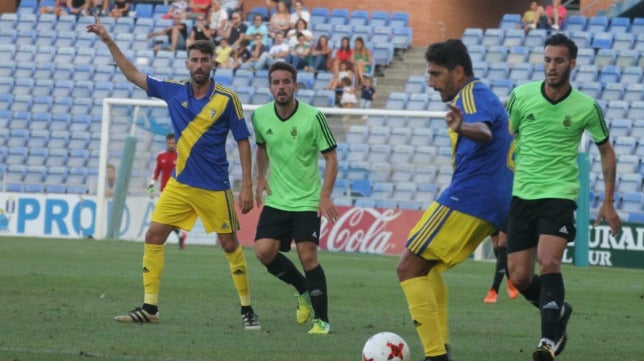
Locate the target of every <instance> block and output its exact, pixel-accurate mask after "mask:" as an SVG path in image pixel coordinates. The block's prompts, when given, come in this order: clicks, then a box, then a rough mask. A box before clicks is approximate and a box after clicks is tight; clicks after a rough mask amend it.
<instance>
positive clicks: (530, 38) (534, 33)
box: [523, 29, 547, 48]
mask: <svg viewBox="0 0 644 361" xmlns="http://www.w3.org/2000/svg"><path fill="white" fill-rule="evenodd" d="M546 36H547V33H546V30H544V29H532V30H530V32H529V33H528V34H527V35H526V37H525V39H524V40H523V46H525V47H526V48H533V47H543V44H544V43H545V41H546Z"/></svg>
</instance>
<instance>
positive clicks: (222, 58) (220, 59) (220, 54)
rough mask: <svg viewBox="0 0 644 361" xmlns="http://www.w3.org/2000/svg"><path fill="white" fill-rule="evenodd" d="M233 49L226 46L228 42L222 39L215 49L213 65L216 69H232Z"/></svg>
mask: <svg viewBox="0 0 644 361" xmlns="http://www.w3.org/2000/svg"><path fill="white" fill-rule="evenodd" d="M232 55H233V48H232V47H231V46H230V45H228V40H226V39H224V38H222V39H220V40H219V45H217V47H216V48H215V63H217V68H220V69H230V68H232V67H233V63H232V62H233V58H232Z"/></svg>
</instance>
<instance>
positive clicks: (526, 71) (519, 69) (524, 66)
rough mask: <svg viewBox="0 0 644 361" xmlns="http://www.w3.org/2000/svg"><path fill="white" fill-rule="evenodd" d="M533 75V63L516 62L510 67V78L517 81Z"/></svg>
mask: <svg viewBox="0 0 644 361" xmlns="http://www.w3.org/2000/svg"><path fill="white" fill-rule="evenodd" d="M531 76H532V64H530V63H516V64H513V65H512V68H511V69H510V75H509V78H510V79H512V80H514V81H515V82H516V81H522V80H528V79H530V77H531Z"/></svg>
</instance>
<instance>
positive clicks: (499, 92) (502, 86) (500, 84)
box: [491, 78, 514, 99]
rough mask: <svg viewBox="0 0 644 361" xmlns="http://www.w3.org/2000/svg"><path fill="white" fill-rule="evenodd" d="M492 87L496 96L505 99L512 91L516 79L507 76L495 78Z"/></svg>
mask: <svg viewBox="0 0 644 361" xmlns="http://www.w3.org/2000/svg"><path fill="white" fill-rule="evenodd" d="M491 88H492V91H493V92H494V94H496V96H498V97H499V98H502V99H503V98H505V97H507V96H509V95H510V93H511V92H512V89H513V88H514V81H512V79H507V78H493V80H492V86H491Z"/></svg>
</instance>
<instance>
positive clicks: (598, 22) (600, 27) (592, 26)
mask: <svg viewBox="0 0 644 361" xmlns="http://www.w3.org/2000/svg"><path fill="white" fill-rule="evenodd" d="M609 22H610V20H609V19H608V16H605V15H595V16H591V17H590V19H588V26H587V27H586V31H588V32H591V33H603V32H605V31H606V30H607V29H608V24H609Z"/></svg>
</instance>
